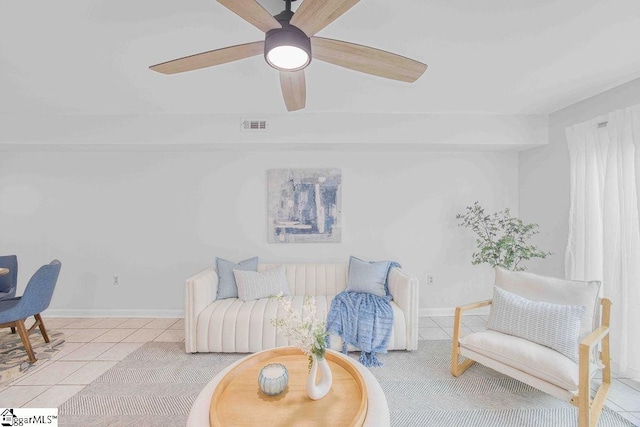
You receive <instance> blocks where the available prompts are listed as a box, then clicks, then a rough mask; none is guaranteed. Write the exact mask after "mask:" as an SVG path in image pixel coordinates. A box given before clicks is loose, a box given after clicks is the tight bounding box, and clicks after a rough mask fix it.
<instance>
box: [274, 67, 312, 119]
mask: <svg viewBox="0 0 640 427" xmlns="http://www.w3.org/2000/svg"><path fill="white" fill-rule="evenodd" d="M280 87H282V97H283V98H284V103H285V105H286V106H287V110H288V111H295V110H301V109H303V108H304V106H305V105H306V103H307V84H306V82H305V78H304V70H300V71H280Z"/></svg>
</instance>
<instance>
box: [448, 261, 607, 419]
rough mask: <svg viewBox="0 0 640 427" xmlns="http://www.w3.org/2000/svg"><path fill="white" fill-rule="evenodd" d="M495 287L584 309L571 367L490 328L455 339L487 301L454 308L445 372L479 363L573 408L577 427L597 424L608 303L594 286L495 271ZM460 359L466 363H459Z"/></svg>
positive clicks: (601, 400)
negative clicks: (594, 381) (597, 381)
mask: <svg viewBox="0 0 640 427" xmlns="http://www.w3.org/2000/svg"><path fill="white" fill-rule="evenodd" d="M495 286H496V287H497V288H501V289H503V290H506V291H507V292H509V293H511V294H515V295H518V296H520V297H522V298H526V299H527V300H530V301H537V302H543V303H549V304H556V305H563V306H575V307H577V306H581V307H585V309H584V312H583V313H584V314H583V315H582V317H581V318H580V319H579V322H580V325H579V328H580V334H579V344H578V343H576V345H578V351H577V353H576V354H577V362H576V361H574V360H572V359H571V358H569V357H567V356H566V355H564V354H561V353H560V352H558V351H556V350H554V349H552V348H549V347H546V346H544V345H541V344H538V343H536V342H532V341H529V340H527V339H524V338H521V337H518V336H514V335H510V334H506V333H502V332H498V331H496V330H492V329H487V330H486V331H482V332H474V333H471V334H468V335H466V336H464V337H461V333H460V331H461V326H462V315H463V313H466V312H468V311H470V310H473V309H477V308H480V307H486V306H489V307H491V309H493V307H492V302H493V300H486V301H481V302H477V303H474V304H469V305H465V306H461V307H457V308H456V311H455V321H454V329H453V347H452V352H451V373H452V374H453V375H454V376H456V377H458V376H460V375H461V374H462V373H463V372H464V371H465V370H466V369H467V368H469V367H470V366H471V365H472V364H473V363H474V362H478V363H481V364H483V365H484V366H487V367H489V368H491V369H494V370H496V371H498V372H500V373H502V374H505V375H508V376H510V377H512V378H515V379H517V380H519V381H522V382H524V383H526V384H528V385H530V386H532V387H535V388H537V389H539V390H541V391H543V392H545V393H548V394H551V395H552V396H555V397H557V398H559V399H562V400H565V401H568V402H570V403H571V404H573V405H575V406H577V407H578V426H579V427H590V426H595V425H597V423H598V418H599V417H600V413H601V412H602V408H603V405H604V401H605V398H606V396H607V393H608V392H609V387H610V385H611V358H610V352H609V317H610V307H611V301H610V300H609V299H607V298H600V297H599V292H600V282H596V281H591V282H582V281H575V280H564V279H557V278H552V277H545V276H540V275H536V274H532V273H525V272H513V271H509V270H505V269H503V268H500V267H498V268H496V279H495ZM494 314H495V313H494ZM496 318H497V317H496ZM494 321H495V319H494ZM489 326H492V324H491V315H490V323H489ZM577 326H578V325H576V327H577ZM498 329H500V328H498ZM598 347H599V348H598ZM461 356H463V357H465V358H466V359H465V360H463V361H461V359H460V357H461ZM599 368H601V369H602V384H601V385H600V387H599V388H598V390H597V392H596V394H595V396H594V399H593V400H592V399H591V388H590V381H591V378H592V377H593V375H594V374H595V373H596V372H597V371H598V369H599Z"/></svg>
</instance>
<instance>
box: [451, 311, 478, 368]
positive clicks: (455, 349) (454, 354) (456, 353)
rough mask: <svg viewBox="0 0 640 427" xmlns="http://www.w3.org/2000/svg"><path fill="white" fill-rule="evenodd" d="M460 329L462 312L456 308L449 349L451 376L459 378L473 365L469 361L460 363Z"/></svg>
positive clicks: (472, 362)
mask: <svg viewBox="0 0 640 427" xmlns="http://www.w3.org/2000/svg"><path fill="white" fill-rule="evenodd" d="M461 327H462V310H460V308H459V307H458V308H456V314H455V320H454V323H453V340H452V344H451V345H452V347H451V375H453V376H454V377H459V376H460V375H462V373H463V372H464V371H466V370H467V369H468V368H469V366H471V365H473V364H474V361H473V360H471V359H466V360H465V361H464V362H462V363H460V344H459V341H460V328H461Z"/></svg>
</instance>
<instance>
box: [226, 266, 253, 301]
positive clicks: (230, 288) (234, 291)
mask: <svg viewBox="0 0 640 427" xmlns="http://www.w3.org/2000/svg"><path fill="white" fill-rule="evenodd" d="M233 270H244V271H257V270H258V257H253V258H249V259H245V260H244V261H240V262H239V263H237V264H235V263H233V262H231V261H227V260H226V259H222V258H216V271H217V272H218V293H217V294H216V300H219V299H226V298H238V286H237V285H236V278H235V277H234V276H233Z"/></svg>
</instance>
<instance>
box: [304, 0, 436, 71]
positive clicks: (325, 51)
mask: <svg viewBox="0 0 640 427" xmlns="http://www.w3.org/2000/svg"><path fill="white" fill-rule="evenodd" d="M303 4H304V3H303ZM311 53H312V55H313V57H314V58H315V59H319V60H320V61H324V62H329V63H330V64H334V65H339V66H341V67H345V68H350V69H352V70H355V71H360V72H362V73H367V74H373V75H374V76H380V77H386V78H388V79H394V80H400V81H403V82H409V83H412V82H414V81H416V80H417V79H418V77H420V76H421V75H422V74H423V73H424V72H425V71H426V69H427V64H423V63H422V62H418V61H415V60H413V59H409V58H406V57H404V56H400V55H396V54H395V53H391V52H387V51H385V50H380V49H375V48H372V47H368V46H362V45H359V44H355V43H349V42H343V41H340V40H333V39H325V38H322V37H311Z"/></svg>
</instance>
